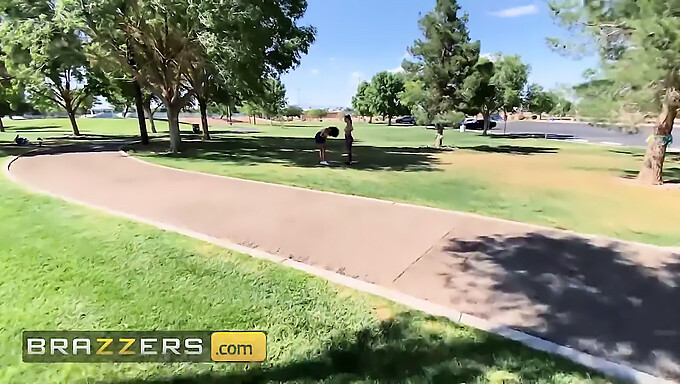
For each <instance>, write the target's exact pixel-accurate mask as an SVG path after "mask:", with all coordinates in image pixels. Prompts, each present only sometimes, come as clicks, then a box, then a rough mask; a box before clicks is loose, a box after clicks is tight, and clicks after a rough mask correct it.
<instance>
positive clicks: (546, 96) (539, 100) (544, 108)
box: [525, 84, 556, 119]
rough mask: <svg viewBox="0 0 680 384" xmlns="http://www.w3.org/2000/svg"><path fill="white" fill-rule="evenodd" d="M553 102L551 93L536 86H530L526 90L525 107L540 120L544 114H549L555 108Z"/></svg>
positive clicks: (553, 98) (553, 97)
mask: <svg viewBox="0 0 680 384" xmlns="http://www.w3.org/2000/svg"><path fill="white" fill-rule="evenodd" d="M555 101H556V100H555V96H554V95H553V94H552V93H551V92H548V91H546V90H544V89H543V87H542V86H540V85H538V84H531V85H529V87H528V89H527V93H526V98H525V107H526V108H527V109H528V110H529V111H531V112H532V113H535V114H537V115H538V118H539V119H541V117H542V116H543V114H544V113H550V112H551V111H552V110H553V108H555Z"/></svg>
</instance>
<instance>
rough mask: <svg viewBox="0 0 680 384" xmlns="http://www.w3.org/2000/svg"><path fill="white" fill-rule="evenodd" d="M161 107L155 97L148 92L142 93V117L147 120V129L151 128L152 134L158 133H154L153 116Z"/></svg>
mask: <svg viewBox="0 0 680 384" xmlns="http://www.w3.org/2000/svg"><path fill="white" fill-rule="evenodd" d="M162 105H163V103H162V102H161V100H160V99H159V98H158V97H157V96H156V95H154V94H153V93H151V92H148V91H144V92H143V96H142V109H143V110H144V116H145V117H146V118H147V119H149V128H151V132H152V133H158V131H156V123H155V122H154V119H153V115H154V114H155V113H156V112H157V111H158V109H159V108H160V107H161V106H162Z"/></svg>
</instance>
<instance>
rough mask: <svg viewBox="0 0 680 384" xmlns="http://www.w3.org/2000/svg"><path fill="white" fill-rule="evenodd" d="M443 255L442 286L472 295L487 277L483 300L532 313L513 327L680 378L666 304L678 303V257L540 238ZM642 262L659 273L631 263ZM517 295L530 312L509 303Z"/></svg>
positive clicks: (457, 243) (678, 327)
mask: <svg viewBox="0 0 680 384" xmlns="http://www.w3.org/2000/svg"><path fill="white" fill-rule="evenodd" d="M445 251H446V252H447V253H448V255H449V256H450V263H449V268H450V269H449V270H447V271H446V273H443V274H442V277H443V278H444V282H443V284H444V286H445V287H447V288H448V289H451V290H454V291H456V292H457V293H458V294H459V295H465V294H466V292H470V294H473V293H474V292H475V290H478V289H479V288H478V287H477V286H476V285H475V284H476V281H478V280H480V279H487V278H488V279H489V280H490V285H489V286H488V288H485V289H488V290H489V291H490V292H491V293H490V295H491V297H490V298H489V300H490V301H489V302H493V303H494V304H495V306H496V307H497V308H505V309H504V311H515V312H516V313H517V314H518V315H517V316H519V313H531V314H532V315H531V316H532V319H531V321H528V320H527V319H524V320H521V321H517V324H511V325H513V326H514V327H515V328H518V329H521V330H524V331H526V332H529V333H533V334H537V335H539V336H540V337H544V338H547V339H548V340H552V341H556V342H558V343H560V344H563V345H570V346H573V347H575V348H576V349H581V350H583V351H585V352H588V353H593V354H596V355H600V356H604V357H608V358H611V359H615V360H618V361H621V362H623V363H626V364H629V365H633V366H634V367H637V368H638V369H642V370H645V371H648V372H650V373H652V374H655V375H662V376H666V377H672V378H673V379H676V380H677V379H680V311H678V309H677V306H675V305H670V303H680V288H678V287H679V286H680V254H677V253H676V254H673V253H672V252H671V251H670V250H669V251H664V250H660V249H657V250H655V249H644V252H645V253H644V254H639V255H638V254H635V253H634V252H636V251H633V250H631V249H625V248H623V247H622V245H621V244H618V243H611V242H609V241H601V242H598V243H597V244H593V243H592V242H591V241H590V240H588V239H585V238H580V237H576V236H566V237H556V236H555V235H551V234H543V233H529V234H526V235H523V236H501V235H494V236H482V237H478V238H476V239H473V240H469V241H468V240H457V239H455V238H454V239H450V240H449V244H448V245H447V247H446V249H445ZM641 251H642V249H637V252H641ZM642 258H645V259H649V260H654V262H653V263H654V264H657V262H658V267H654V268H652V267H646V266H644V265H641V264H638V262H639V260H642ZM636 260H637V261H636ZM465 276H468V277H469V276H476V278H475V279H472V280H476V281H472V280H471V279H469V278H467V279H465ZM463 280H467V281H466V282H463ZM485 286H486V285H485ZM518 295H519V296H520V297H525V298H526V299H527V301H528V303H530V305H531V306H533V307H534V310H531V308H528V307H527V305H528V304H526V303H525V304H519V305H518V304H516V303H518V302H519V303H522V300H519V301H518V300H514V301H513V299H512V298H516V297H518ZM490 311H493V309H491V310H490ZM515 318H517V317H516V316H515ZM534 318H538V319H536V320H535V321H534ZM527 323H529V324H531V323H533V324H535V325H532V326H526V324H527Z"/></svg>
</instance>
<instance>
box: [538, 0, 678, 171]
mask: <svg viewBox="0 0 680 384" xmlns="http://www.w3.org/2000/svg"><path fill="white" fill-rule="evenodd" d="M551 7H552V9H553V11H554V15H555V17H556V19H557V20H558V22H559V23H560V24H561V25H563V26H565V27H568V28H569V29H570V30H571V31H573V32H574V37H575V38H574V39H573V40H572V41H567V42H563V41H560V40H557V39H550V40H549V41H550V42H551V43H552V44H553V46H554V47H556V48H558V49H561V50H563V51H564V50H566V51H569V52H573V51H577V52H578V51H583V50H584V49H591V48H595V50H596V51H597V52H598V53H599V54H600V56H601V58H602V60H601V63H602V64H601V71H600V74H599V75H600V76H599V78H598V80H602V82H601V83H600V84H599V85H600V86H603V85H607V87H608V90H607V92H608V93H610V94H613V95H615V96H616V98H618V100H620V102H619V103H618V106H619V107H620V108H621V109H628V110H631V109H632V110H637V111H639V112H642V113H653V114H655V115H657V116H658V119H657V123H656V125H655V127H654V132H653V134H652V135H651V136H650V138H649V140H648V141H649V143H648V146H647V150H646V153H645V157H644V160H643V162H642V168H641V170H640V172H639V174H638V180H639V181H640V182H641V183H644V184H661V183H662V182H663V180H662V175H663V164H664V159H665V156H666V149H667V147H668V145H669V144H670V142H671V140H672V139H671V137H672V136H671V134H672V131H673V123H674V121H675V118H676V116H677V115H678V109H680V17H678V9H680V0H601V1H587V2H584V3H583V4H582V3H581V1H570V2H565V1H559V2H558V1H553V2H552V3H551Z"/></svg>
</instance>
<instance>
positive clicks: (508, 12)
mask: <svg viewBox="0 0 680 384" xmlns="http://www.w3.org/2000/svg"><path fill="white" fill-rule="evenodd" d="M536 13H538V7H537V6H536V5H535V4H531V5H523V6H521V7H514V8H507V9H503V10H500V11H496V12H491V14H492V15H493V16H498V17H520V16H525V15H533V14H536Z"/></svg>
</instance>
